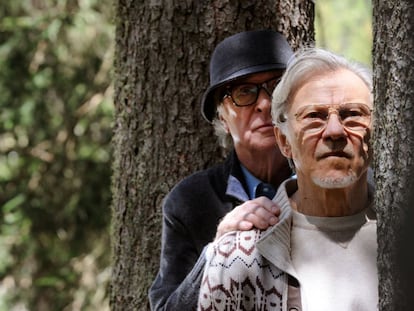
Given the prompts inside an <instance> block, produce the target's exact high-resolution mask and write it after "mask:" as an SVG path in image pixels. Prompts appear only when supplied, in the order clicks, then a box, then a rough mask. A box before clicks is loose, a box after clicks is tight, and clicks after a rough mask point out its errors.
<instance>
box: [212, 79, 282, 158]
mask: <svg viewBox="0 0 414 311" xmlns="http://www.w3.org/2000/svg"><path fill="white" fill-rule="evenodd" d="M282 73H283V72H282V71H273V72H264V73H258V74H252V75H250V76H248V77H246V78H243V79H241V80H238V81H237V82H234V83H232V84H231V85H230V88H229V91H228V93H229V96H226V97H224V99H223V101H222V106H221V107H220V111H221V112H220V118H221V121H222V123H223V125H224V127H225V128H226V130H227V131H228V132H229V133H230V135H231V137H232V138H233V142H234V146H235V149H236V151H237V153H238V154H239V155H240V153H242V152H249V151H252V150H263V151H265V150H268V149H269V148H273V149H274V148H275V145H276V140H275V137H274V134H273V125H272V118H271V114H270V107H271V94H272V92H273V89H271V88H272V87H273V88H274V87H275V86H276V84H275V83H277V81H278V80H279V78H280V77H281V75H282ZM275 81H276V82H275ZM265 82H267V83H265ZM263 83H265V84H264V86H263V87H259V88H258V93H257V100H255V101H254V102H253V103H252V104H250V105H247V106H238V105H237V103H238V102H242V103H243V101H244V97H247V96H249V97H251V96H252V95H251V94H250V93H251V92H252V91H254V85H262V84H263ZM230 94H232V95H231V96H230ZM249 94H250V95H249ZM232 96H233V97H232ZM246 103H250V101H249V100H247V101H246Z"/></svg>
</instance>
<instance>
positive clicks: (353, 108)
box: [294, 103, 372, 132]
mask: <svg viewBox="0 0 414 311" xmlns="http://www.w3.org/2000/svg"><path fill="white" fill-rule="evenodd" d="M332 113H335V114H336V115H337V116H338V120H339V122H341V124H342V125H343V126H344V127H346V128H348V129H349V130H352V131H362V130H366V129H367V128H368V127H369V126H370V124H371V114H372V109H371V108H370V107H368V106H367V105H366V104H362V103H345V104H337V105H322V104H321V105H307V106H303V107H301V108H300V109H299V110H298V111H297V112H296V113H295V114H294V116H295V118H296V121H297V122H298V123H299V125H300V126H301V127H302V128H303V130H305V131H309V132H318V131H321V130H323V129H324V128H325V127H326V125H327V124H328V120H329V117H330V115H331V114H332Z"/></svg>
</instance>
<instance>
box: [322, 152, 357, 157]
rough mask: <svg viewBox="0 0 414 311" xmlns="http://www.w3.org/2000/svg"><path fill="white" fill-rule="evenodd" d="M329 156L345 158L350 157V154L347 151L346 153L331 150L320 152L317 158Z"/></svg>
mask: <svg viewBox="0 0 414 311" xmlns="http://www.w3.org/2000/svg"><path fill="white" fill-rule="evenodd" d="M331 157H335V158H346V159H351V158H352V156H351V155H350V154H349V153H346V152H344V151H332V152H327V153H324V154H322V155H321V156H320V157H319V159H326V158H331Z"/></svg>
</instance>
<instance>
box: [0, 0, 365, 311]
mask: <svg viewBox="0 0 414 311" xmlns="http://www.w3.org/2000/svg"><path fill="white" fill-rule="evenodd" d="M113 5H114V4H113V2H112V1H111V0H101V1H97V0H77V1H72V0H60V1H53V0H20V1H1V3H0V92H1V93H0V94H1V96H0V311H3V310H7V311H10V310H11V311H13V310H15V311H17V310H19V311H23V310H86V311H87V310H102V311H104V310H109V306H108V293H107V289H108V284H109V281H110V275H111V251H110V246H109V245H110V219H111V189H110V186H111V174H112V170H111V165H112V151H111V139H112V126H113V113H114V111H113V101H112V93H113V85H112V77H113V73H112V69H113V67H112V65H113V64H112V63H113V54H114V45H115V42H114V36H115V35H114V34H115V29H114V23H113V18H114V17H113V14H114V7H113ZM338 12H340V13H341V14H338ZM371 15H372V10H371V2H370V1H368V0H358V1H350V0H347V1H343V0H317V2H316V21H315V32H316V45H317V46H322V47H326V48H328V49H330V50H333V51H335V52H338V53H341V54H343V55H345V56H347V57H349V58H351V59H354V60H356V61H360V62H362V63H365V64H366V65H368V66H370V65H371V53H372V23H371Z"/></svg>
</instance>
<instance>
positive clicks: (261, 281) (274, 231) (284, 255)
mask: <svg viewBox="0 0 414 311" xmlns="http://www.w3.org/2000/svg"><path fill="white" fill-rule="evenodd" d="M296 189H297V185H296V180H288V181H286V182H284V183H283V184H282V186H281V187H280V188H279V191H278V193H277V194H276V196H275V198H274V200H276V201H277V202H278V204H279V206H280V207H281V215H280V217H279V219H280V221H279V223H278V224H277V225H276V226H274V227H271V228H269V229H267V230H266V231H260V230H257V229H255V230H250V231H235V232H230V233H228V234H226V235H224V236H223V237H222V238H220V239H219V240H217V241H215V242H214V243H211V244H210V245H209V246H208V249H207V263H206V266H205V270H204V275H203V279H202V283H201V289H200V295H199V301H198V310H199V311H213V310H214V311H215V310H220V311H221V310H223V311H236V310H248V311H267V310H272V311H279V310H286V309H287V296H288V295H287V291H288V276H289V275H292V276H293V277H296V273H295V271H294V269H293V267H292V263H291V259H290V226H291V217H292V213H291V207H290V204H289V195H290V194H291V193H293V192H294V191H296Z"/></svg>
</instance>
